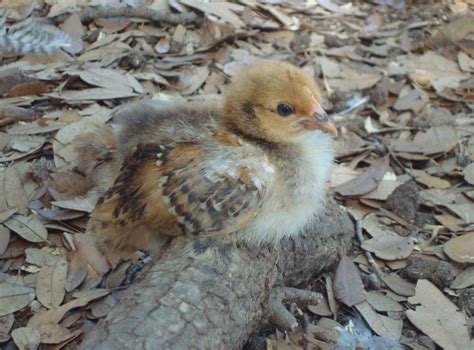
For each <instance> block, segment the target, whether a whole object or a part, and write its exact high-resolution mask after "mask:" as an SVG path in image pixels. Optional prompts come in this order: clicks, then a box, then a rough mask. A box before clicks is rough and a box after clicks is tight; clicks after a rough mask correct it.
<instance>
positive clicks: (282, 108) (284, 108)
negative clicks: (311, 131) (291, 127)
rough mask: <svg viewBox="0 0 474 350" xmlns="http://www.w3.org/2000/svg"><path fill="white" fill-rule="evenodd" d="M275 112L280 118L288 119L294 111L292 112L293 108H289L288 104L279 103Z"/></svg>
mask: <svg viewBox="0 0 474 350" xmlns="http://www.w3.org/2000/svg"><path fill="white" fill-rule="evenodd" d="M277 112H278V114H279V115H281V116H282V117H288V116H290V115H292V114H293V112H294V110H293V107H291V106H290V105H289V104H286V103H280V104H279V105H278V106H277Z"/></svg>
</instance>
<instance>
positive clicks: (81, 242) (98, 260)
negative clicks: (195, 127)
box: [73, 233, 110, 275]
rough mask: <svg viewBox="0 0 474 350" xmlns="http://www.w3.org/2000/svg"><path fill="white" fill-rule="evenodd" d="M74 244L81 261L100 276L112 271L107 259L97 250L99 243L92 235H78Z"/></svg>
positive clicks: (75, 236)
mask: <svg viewBox="0 0 474 350" xmlns="http://www.w3.org/2000/svg"><path fill="white" fill-rule="evenodd" d="M73 238H74V244H75V246H76V249H77V252H78V254H79V255H80V257H81V259H82V260H84V261H86V262H87V263H88V264H89V265H90V266H91V267H92V268H93V269H94V270H95V271H96V272H97V273H98V274H99V275H103V274H105V273H106V272H107V271H109V270H110V266H109V263H108V262H107V259H106V258H105V257H104V255H103V254H101V253H100V252H99V250H98V248H97V241H96V239H95V237H94V236H93V235H91V234H81V233H76V234H75V235H74V236H73Z"/></svg>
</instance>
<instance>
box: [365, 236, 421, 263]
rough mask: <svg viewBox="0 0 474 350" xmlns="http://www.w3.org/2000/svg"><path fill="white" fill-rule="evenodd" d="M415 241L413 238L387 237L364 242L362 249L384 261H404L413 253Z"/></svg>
mask: <svg viewBox="0 0 474 350" xmlns="http://www.w3.org/2000/svg"><path fill="white" fill-rule="evenodd" d="M413 246H414V243H413V239H412V238H411V237H400V236H395V235H385V236H380V237H376V238H372V239H369V240H367V241H364V242H363V243H362V245H361V247H362V249H365V250H367V251H369V252H372V253H374V254H375V255H376V256H377V257H378V258H380V259H384V260H398V259H404V258H406V257H407V256H409V255H410V254H411V252H412V251H413Z"/></svg>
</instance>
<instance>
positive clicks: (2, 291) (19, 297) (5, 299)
mask: <svg viewBox="0 0 474 350" xmlns="http://www.w3.org/2000/svg"><path fill="white" fill-rule="evenodd" d="M34 298H35V291H34V289H32V288H28V287H24V286H21V285H18V284H13V283H0V316H4V315H8V314H11V313H13V312H15V311H18V310H21V309H23V308H24V307H25V306H27V305H29V304H30V303H31V302H32V301H33V300H34Z"/></svg>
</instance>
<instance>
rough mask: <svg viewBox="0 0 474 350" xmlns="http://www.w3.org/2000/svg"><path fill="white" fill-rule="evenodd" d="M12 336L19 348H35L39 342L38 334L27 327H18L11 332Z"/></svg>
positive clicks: (23, 349) (29, 349)
mask: <svg viewBox="0 0 474 350" xmlns="http://www.w3.org/2000/svg"><path fill="white" fill-rule="evenodd" d="M12 338H13V341H14V342H15V344H16V346H18V349H20V350H36V349H37V348H38V346H39V344H40V338H41V337H40V334H39V332H38V331H37V330H35V329H32V328H29V327H20V328H17V329H15V330H14V331H13V332H12Z"/></svg>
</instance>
